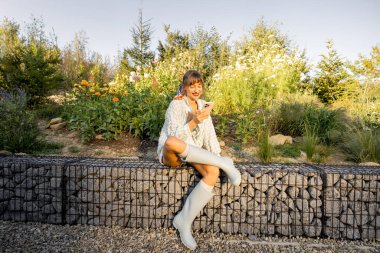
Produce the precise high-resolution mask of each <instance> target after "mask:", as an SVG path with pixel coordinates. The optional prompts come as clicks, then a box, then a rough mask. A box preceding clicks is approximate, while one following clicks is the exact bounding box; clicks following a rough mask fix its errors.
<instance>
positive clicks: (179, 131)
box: [165, 100, 191, 141]
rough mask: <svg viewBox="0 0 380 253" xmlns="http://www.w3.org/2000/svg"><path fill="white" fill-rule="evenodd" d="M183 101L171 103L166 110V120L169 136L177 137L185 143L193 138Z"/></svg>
mask: <svg viewBox="0 0 380 253" xmlns="http://www.w3.org/2000/svg"><path fill="white" fill-rule="evenodd" d="M183 106H184V105H183V104H182V102H181V100H173V101H172V102H170V104H169V107H168V109H167V110H166V114H165V119H166V125H167V129H166V131H167V136H175V137H178V138H179V139H181V140H183V141H185V140H187V138H188V137H190V136H191V129H190V127H191V126H190V122H188V123H186V121H187V113H186V109H185V108H184V107H183Z"/></svg>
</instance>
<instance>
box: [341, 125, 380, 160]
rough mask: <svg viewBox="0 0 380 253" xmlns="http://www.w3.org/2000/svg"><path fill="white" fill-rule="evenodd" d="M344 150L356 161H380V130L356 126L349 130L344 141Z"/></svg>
mask: <svg viewBox="0 0 380 253" xmlns="http://www.w3.org/2000/svg"><path fill="white" fill-rule="evenodd" d="M342 147H343V150H344V151H345V152H346V153H347V154H348V156H349V157H348V158H349V159H350V160H352V161H354V162H378V163H379V162H380V131H379V130H377V129H370V128H364V129H363V128H361V127H355V128H353V129H351V130H350V131H348V132H347V133H346V135H345V138H344V142H343V145H342Z"/></svg>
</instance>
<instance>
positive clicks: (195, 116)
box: [187, 108, 211, 125]
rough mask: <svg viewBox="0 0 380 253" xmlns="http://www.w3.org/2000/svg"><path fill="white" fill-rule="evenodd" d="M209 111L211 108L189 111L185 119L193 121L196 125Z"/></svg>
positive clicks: (205, 117) (208, 114) (207, 115)
mask: <svg viewBox="0 0 380 253" xmlns="http://www.w3.org/2000/svg"><path fill="white" fill-rule="evenodd" d="M210 112H211V110H210V109H208V108H204V109H202V110H201V111H197V112H195V113H194V112H189V113H188V115H187V119H188V121H194V123H195V124H197V125H198V124H200V123H202V122H203V121H204V120H205V119H207V118H208V117H209V116H210Z"/></svg>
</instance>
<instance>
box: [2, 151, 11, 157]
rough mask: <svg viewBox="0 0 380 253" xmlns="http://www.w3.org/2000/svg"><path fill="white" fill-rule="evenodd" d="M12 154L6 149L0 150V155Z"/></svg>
mask: <svg viewBox="0 0 380 253" xmlns="http://www.w3.org/2000/svg"><path fill="white" fill-rule="evenodd" d="M9 155H12V152H9V151H7V150H0V156H9Z"/></svg>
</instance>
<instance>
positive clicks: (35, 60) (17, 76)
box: [0, 18, 62, 102]
mask: <svg viewBox="0 0 380 253" xmlns="http://www.w3.org/2000/svg"><path fill="white" fill-rule="evenodd" d="M0 30H1V34H2V36H1V37H2V38H1V41H0V44H1V45H2V46H1V48H5V49H2V53H1V56H0V75H1V78H0V80H2V84H1V86H2V87H5V88H7V89H8V90H15V89H16V88H17V87H21V88H23V89H24V90H25V91H26V92H27V94H28V97H29V98H31V100H29V102H37V101H38V100H40V99H41V98H42V97H43V96H45V95H46V94H47V93H48V91H49V90H50V89H52V88H55V87H57V86H59V85H60V84H61V81H62V78H61V75H60V72H59V63H60V61H61V58H60V50H59V48H58V45H57V43H56V40H54V39H55V37H54V35H53V37H52V38H48V37H47V36H46V34H45V31H44V23H43V22H42V20H39V19H36V18H34V19H33V20H32V22H31V23H30V24H28V25H27V29H26V30H27V32H26V35H24V36H21V35H19V28H18V25H16V24H15V23H12V22H9V21H8V20H5V21H4V23H3V25H2V27H1V29H0ZM10 42H14V43H15V44H14V45H12V43H10Z"/></svg>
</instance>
